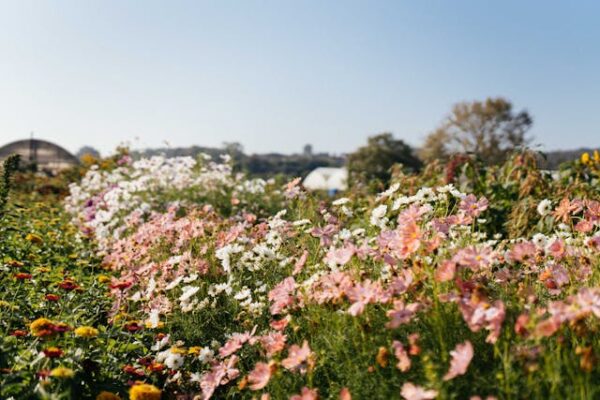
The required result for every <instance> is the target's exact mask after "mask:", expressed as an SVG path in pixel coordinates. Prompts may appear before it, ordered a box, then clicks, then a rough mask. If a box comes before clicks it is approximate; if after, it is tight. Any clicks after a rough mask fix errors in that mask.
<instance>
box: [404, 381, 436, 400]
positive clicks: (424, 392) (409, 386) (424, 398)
mask: <svg viewBox="0 0 600 400" xmlns="http://www.w3.org/2000/svg"><path fill="white" fill-rule="evenodd" d="M400 394H401V395H402V397H404V398H405V399H406V400H432V399H435V398H436V396H437V395H438V392H437V391H436V390H433V389H429V390H428V389H425V388H423V387H421V386H417V385H414V384H413V383H411V382H406V383H405V384H404V385H402V390H401V391H400Z"/></svg>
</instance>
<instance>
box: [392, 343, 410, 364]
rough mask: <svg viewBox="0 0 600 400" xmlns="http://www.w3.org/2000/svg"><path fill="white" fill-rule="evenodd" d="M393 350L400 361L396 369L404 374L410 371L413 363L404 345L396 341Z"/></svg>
mask: <svg viewBox="0 0 600 400" xmlns="http://www.w3.org/2000/svg"><path fill="white" fill-rule="evenodd" d="M392 348H393V349H394V355H395V356H396V358H397V359H398V364H396V368H398V369H399V370H400V371H402V372H406V371H408V370H409V369H410V365H411V361H410V357H409V356H408V353H407V352H406V349H405V348H404V345H402V343H401V342H399V341H397V340H394V342H393V343H392Z"/></svg>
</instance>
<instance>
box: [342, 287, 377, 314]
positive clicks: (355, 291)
mask: <svg viewBox="0 0 600 400" xmlns="http://www.w3.org/2000/svg"><path fill="white" fill-rule="evenodd" d="M382 295H383V290H382V289H381V285H380V284H379V283H378V282H371V281H370V280H368V279H367V280H366V281H364V282H363V283H362V284H360V283H357V284H356V285H354V286H353V287H351V288H350V289H348V290H347V293H346V296H347V297H348V299H349V300H350V301H352V302H353V303H352V305H351V306H350V308H349V309H348V314H350V315H352V316H353V317H356V316H357V315H360V314H362V312H363V311H364V309H365V306H366V305H367V304H370V303H375V302H376V301H377V300H378V299H379V298H380V297H381V296H382Z"/></svg>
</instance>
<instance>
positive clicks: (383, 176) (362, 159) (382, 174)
mask: <svg viewBox="0 0 600 400" xmlns="http://www.w3.org/2000/svg"><path fill="white" fill-rule="evenodd" d="M395 164H402V165H403V166H404V167H405V168H407V169H410V170H418V169H419V168H420V167H421V161H420V160H419V159H418V158H417V157H415V155H414V154H413V149H412V148H411V147H410V146H409V145H408V144H406V143H404V142H403V141H402V140H399V139H394V137H393V136H392V134H391V133H382V134H379V135H375V136H372V137H370V138H369V139H368V142H367V145H366V146H363V147H360V148H359V149H358V150H356V151H355V152H354V153H352V154H349V155H348V172H349V174H350V178H351V179H353V180H357V179H358V180H363V181H364V182H368V181H371V180H374V179H377V180H379V181H381V182H383V183H387V182H388V181H389V179H390V177H391V171H390V169H391V168H392V166H394V165H395Z"/></svg>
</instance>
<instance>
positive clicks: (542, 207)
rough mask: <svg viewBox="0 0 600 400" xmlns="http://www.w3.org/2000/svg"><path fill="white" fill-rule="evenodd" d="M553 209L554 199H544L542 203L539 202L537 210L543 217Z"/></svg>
mask: <svg viewBox="0 0 600 400" xmlns="http://www.w3.org/2000/svg"><path fill="white" fill-rule="evenodd" d="M551 210H552V201H550V200H548V199H544V200H542V201H540V204H538V206H537V212H538V214H540V215H541V216H542V217H544V216H546V215H548V214H549V213H550V211H551Z"/></svg>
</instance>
